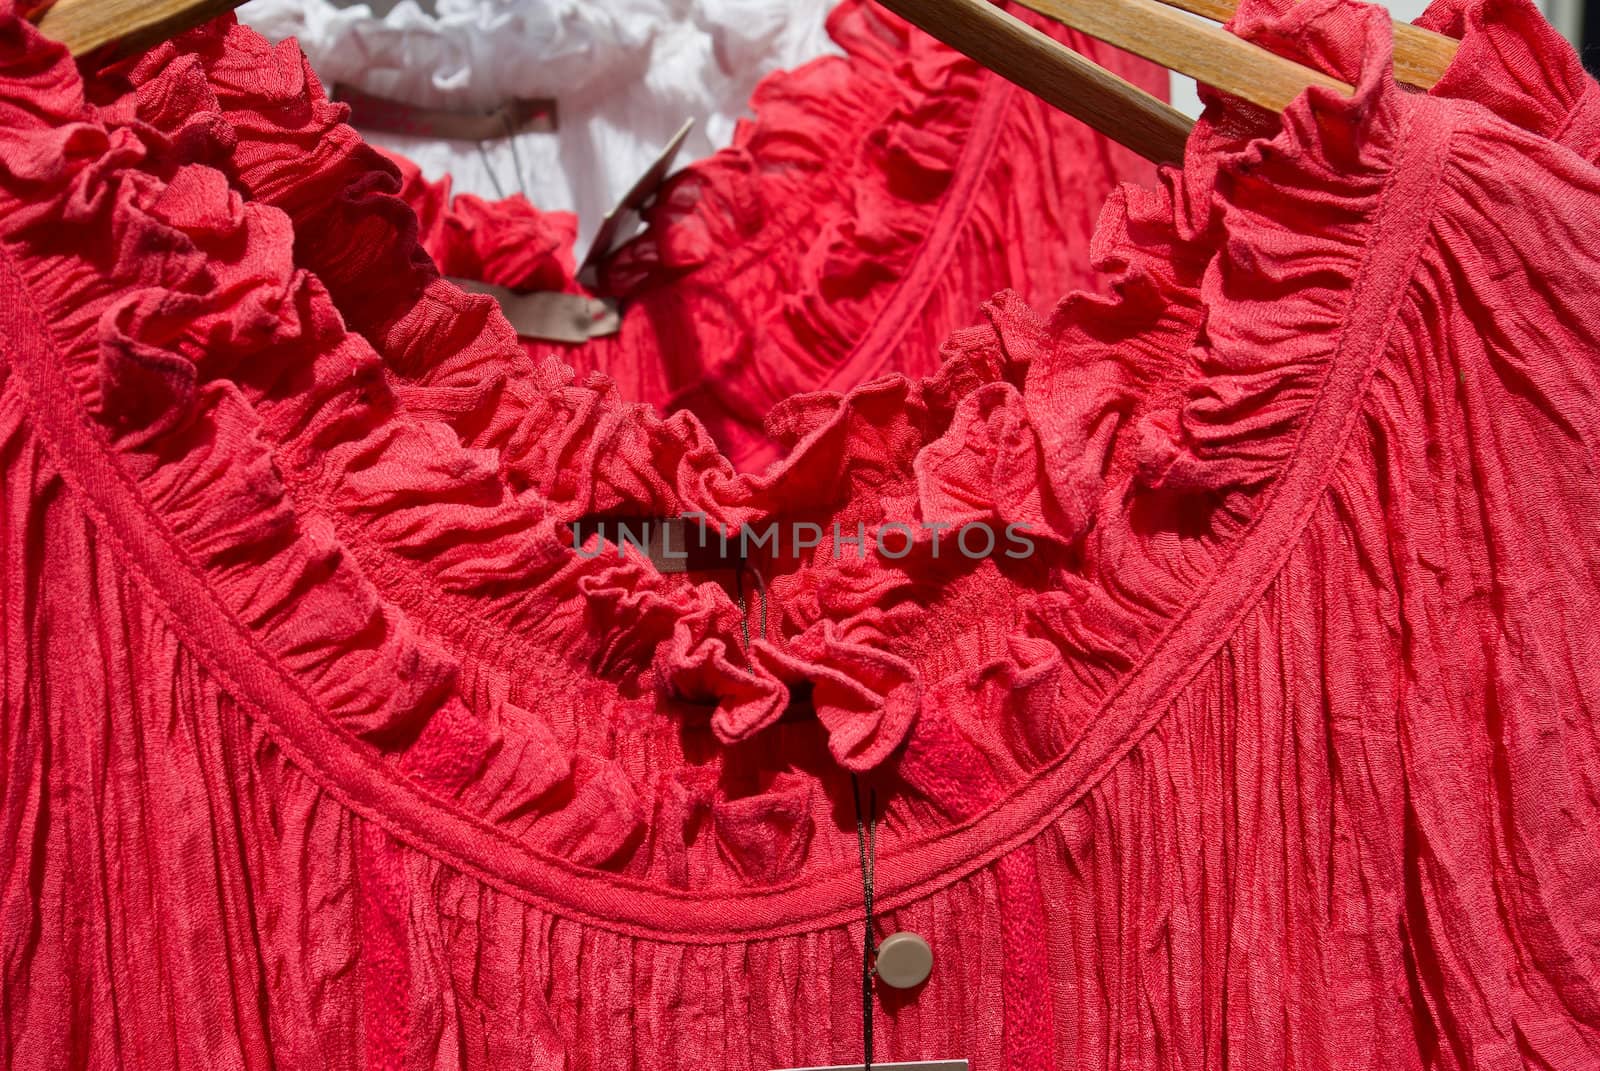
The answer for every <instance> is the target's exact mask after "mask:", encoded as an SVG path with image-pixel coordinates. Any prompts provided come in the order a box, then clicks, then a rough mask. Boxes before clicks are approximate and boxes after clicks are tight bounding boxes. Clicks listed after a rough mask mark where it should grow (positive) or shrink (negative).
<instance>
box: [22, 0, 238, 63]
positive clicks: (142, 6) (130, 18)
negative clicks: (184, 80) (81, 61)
mask: <svg viewBox="0 0 1600 1071" xmlns="http://www.w3.org/2000/svg"><path fill="white" fill-rule="evenodd" d="M242 2H243V0H56V2H55V3H54V4H52V5H51V6H50V7H48V8H46V9H45V10H44V13H43V14H41V15H39V16H38V17H37V18H36V19H35V20H34V21H35V22H37V23H38V25H39V30H40V32H41V33H43V34H44V35H45V36H46V37H49V38H51V39H52V40H55V41H60V42H61V43H62V44H64V45H66V46H67V51H68V52H71V53H72V54H73V55H74V56H84V55H87V54H89V53H90V52H94V51H97V50H98V49H101V48H104V47H105V46H107V45H114V46H115V48H116V50H117V51H119V52H133V51H137V50H139V49H141V48H148V47H149V46H151V45H156V44H160V43H161V42H162V41H165V40H166V39H167V38H169V37H172V36H174V35H175V34H179V33H182V32H183V31H184V30H187V29H189V28H190V27H193V26H198V25H200V24H201V23H202V22H208V21H210V20H211V19H213V18H216V17H217V16H218V15H220V14H222V13H223V12H224V11H232V10H233V9H234V8H236V7H238V6H239V4H241V3H242Z"/></svg>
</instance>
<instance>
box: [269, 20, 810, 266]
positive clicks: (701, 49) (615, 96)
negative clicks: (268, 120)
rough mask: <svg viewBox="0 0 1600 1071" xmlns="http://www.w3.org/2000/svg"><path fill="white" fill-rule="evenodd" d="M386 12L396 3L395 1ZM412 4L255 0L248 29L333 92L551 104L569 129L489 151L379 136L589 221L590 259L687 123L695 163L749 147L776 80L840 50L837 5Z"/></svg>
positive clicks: (439, 102)
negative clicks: (751, 118) (738, 132)
mask: <svg viewBox="0 0 1600 1071" xmlns="http://www.w3.org/2000/svg"><path fill="white" fill-rule="evenodd" d="M380 6H381V5H380ZM429 7H431V8H432V9H433V10H431V11H430V10H425V9H424V8H423V7H420V6H418V4H417V3H416V2H415V0H401V2H400V3H398V4H396V5H394V7H393V8H392V9H391V10H389V11H388V12H387V13H386V14H382V15H380V14H378V13H377V12H375V11H374V10H373V8H372V7H371V6H369V5H367V4H352V5H348V6H346V5H342V4H340V3H336V2H333V0H251V2H250V3H247V4H245V5H244V6H242V7H241V8H239V18H240V21H242V22H244V23H246V24H247V25H249V26H252V27H254V28H255V29H256V30H258V31H260V32H261V33H262V34H264V35H265V36H267V37H269V38H271V39H273V40H282V39H284V38H287V37H294V38H296V39H298V41H299V43H300V47H301V48H302V49H304V50H305V53H306V56H307V57H308V58H309V59H310V61H311V66H312V68H313V69H314V70H315V71H316V72H317V75H318V77H320V78H321V79H322V81H323V83H324V84H325V85H327V86H329V87H331V86H332V85H333V84H334V83H336V82H342V83H346V84H349V85H353V86H355V87H357V88H359V89H361V90H363V91H365V92H368V93H375V94H379V95H382V96H384V97H389V98H392V99H395V100H400V101H404V102H406V103H409V104H414V105H419V106H424V107H434V108H463V109H468V108H487V107H492V106H494V105H496V104H499V103H500V102H502V101H505V100H507V99H509V98H513V97H531V98H539V97H550V98H554V99H555V100H556V102H557V114H558V117H559V124H558V128H557V129H556V130H555V131H553V132H541V131H529V132H524V133H521V134H518V135H517V136H516V137H515V138H514V139H506V138H501V139H496V140H494V141H490V142H486V143H484V144H483V145H482V146H481V147H480V145H479V144H478V143H477V142H472V141H450V140H438V139H432V138H422V137H416V136H409V135H398V134H389V133H382V132H377V131H364V133H366V134H367V135H368V137H369V139H370V140H371V141H372V142H373V143H375V144H378V145H381V146H383V147H385V148H389V149H393V150H395V151H397V152H400V153H402V154H404V155H406V156H408V157H410V158H411V159H412V160H415V161H416V162H417V164H418V165H419V166H420V167H421V168H422V170H423V173H424V174H425V175H427V176H429V177H430V178H438V177H440V176H442V175H445V174H448V175H450V176H452V178H453V180H454V188H455V190H456V191H457V192H467V193H476V194H479V195H481V196H484V197H497V196H502V195H509V194H512V193H516V192H519V191H520V192H524V193H526V194H527V196H528V198H529V200H531V201H532V202H533V203H534V204H536V205H538V206H539V207H540V208H542V209H567V210H571V211H575V212H577V214H578V243H579V248H580V250H581V249H583V248H586V247H587V245H588V242H589V239H590V237H591V236H592V235H593V233H594V231H595V229H596V228H597V227H598V226H599V224H600V220H601V218H602V217H603V216H604V215H605V213H606V212H607V211H608V210H609V209H610V208H611V207H612V206H613V205H615V204H616V202H617V200H618V199H619V198H620V197H621V196H622V195H623V194H624V193H625V192H626V191H627V190H628V188H629V187H630V186H631V185H633V183H634V181H635V180H636V179H637V178H638V177H639V176H640V175H641V174H642V173H643V172H644V170H645V169H646V168H647V167H648V166H649V165H650V163H651V162H652V161H653V160H654V159H655V157H656V155H657V154H658V153H659V152H660V150H661V148H662V147H663V146H664V145H665V144H666V143H667V142H668V141H669V140H670V139H671V137H672V135H673V133H674V132H675V131H676V130H677V129H678V127H679V126H680V125H682V123H683V121H684V120H685V119H689V118H693V119H694V120H695V126H694V130H693V131H692V132H691V134H690V135H689V138H688V140H687V141H685V143H684V145H683V148H682V150H681V152H680V155H679V159H680V161H683V160H691V159H695V158H697V157H700V156H705V155H709V154H710V153H712V152H714V151H716V150H717V149H719V148H722V147H723V146H726V145H727V144H729V143H730V142H731V141H732V139H733V132H734V127H735V124H736V123H737V121H738V120H739V118H740V117H742V116H744V115H746V114H748V109H747V105H748V102H749V99H750V94H751V91H752V90H753V89H754V88H755V85H756V83H757V82H758V81H759V80H760V79H761V78H762V76H764V75H766V74H768V73H770V72H771V71H773V70H778V69H783V68H789V67H795V66H799V65H800V64H802V63H805V62H806V61H807V60H810V59H813V58H815V57H817V56H820V55H824V54H828V53H834V52H837V49H836V48H835V47H834V45H833V43H832V42H831V41H830V40H829V38H828V35H827V32H826V30H825V28H824V22H825V20H826V17H827V13H828V11H829V10H830V9H831V7H832V4H831V3H830V2H829V0H435V2H434V3H432V4H430V5H429Z"/></svg>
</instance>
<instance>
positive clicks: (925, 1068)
mask: <svg viewBox="0 0 1600 1071" xmlns="http://www.w3.org/2000/svg"><path fill="white" fill-rule="evenodd" d="M872 1068H874V1071H966V1061H965V1060H912V1061H909V1063H878V1061H875V1060H874V1061H872ZM782 1071H867V1066H866V1065H864V1063H834V1065H829V1066H824V1068H784V1069H782Z"/></svg>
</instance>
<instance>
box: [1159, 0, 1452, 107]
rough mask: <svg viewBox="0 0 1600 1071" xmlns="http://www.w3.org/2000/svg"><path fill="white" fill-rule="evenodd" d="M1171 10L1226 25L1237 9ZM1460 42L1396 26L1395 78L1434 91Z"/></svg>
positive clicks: (1189, 4)
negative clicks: (1182, 11) (1181, 11)
mask: <svg viewBox="0 0 1600 1071" xmlns="http://www.w3.org/2000/svg"><path fill="white" fill-rule="evenodd" d="M1161 2H1162V3H1163V4H1166V5H1168V6H1170V7H1176V8H1181V9H1182V10H1184V11H1187V12H1189V13H1190V14H1193V15H1199V16H1201V17H1203V18H1208V19H1215V20H1216V21H1217V22H1227V21H1228V20H1229V19H1231V18H1233V15H1234V12H1235V11H1236V10H1237V9H1238V6H1239V5H1238V4H1237V3H1236V2H1235V0H1161ZM1460 46H1461V42H1460V41H1457V40H1456V39H1455V38H1453V37H1446V36H1445V35H1444V34H1442V33H1434V32H1433V31H1432V30H1424V29H1423V28H1422V27H1421V26H1413V25H1411V24H1410V23H1409V22H1400V21H1399V20H1396V21H1395V24H1394V76H1395V79H1396V80H1397V81H1400V82H1404V83H1405V84H1406V85H1408V86H1416V87H1418V88H1419V89H1432V88H1433V87H1434V86H1435V85H1437V84H1438V83H1439V79H1441V78H1443V77H1444V72H1445V68H1447V67H1449V66H1450V61H1451V60H1453V59H1455V55H1456V49H1457V48H1459V47H1460Z"/></svg>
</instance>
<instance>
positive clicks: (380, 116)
mask: <svg viewBox="0 0 1600 1071" xmlns="http://www.w3.org/2000/svg"><path fill="white" fill-rule="evenodd" d="M333 99H334V100H337V101H340V102H342V103H344V104H348V105H349V106H350V125H352V126H355V127H359V128H361V129H364V130H378V131H382V132H384V133H386V134H410V135H413V136H415V137H419V138H447V139H452V140H458V141H488V140H490V139H492V138H504V137H509V136H511V135H512V134H520V133H523V132H525V131H550V130H554V129H555V128H556V102H555V101H554V100H551V99H549V98H548V97H515V98H513V99H511V100H508V101H505V102H503V103H501V104H499V105H496V106H495V107H493V108H481V109H463V110H456V109H450V108H423V107H419V106H418V105H415V104H407V103H405V102H404V101H399V100H393V99H391V98H389V97H381V96H379V95H378V94H376V93H368V92H366V91H365V90H361V89H357V88H356V87H355V86H352V85H346V84H345V83H343V82H340V83H337V84H335V85H334V87H333Z"/></svg>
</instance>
